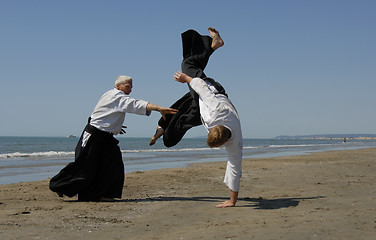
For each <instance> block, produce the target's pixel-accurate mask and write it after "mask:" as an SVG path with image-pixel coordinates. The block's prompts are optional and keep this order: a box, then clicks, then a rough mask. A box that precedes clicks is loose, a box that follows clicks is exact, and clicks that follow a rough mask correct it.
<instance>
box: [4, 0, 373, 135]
mask: <svg viewBox="0 0 376 240" xmlns="http://www.w3.org/2000/svg"><path fill="white" fill-rule="evenodd" d="M375 23H376V1H373V0H370V1H366V0H359V1H357V0H352V1H348V0H337V1H334V0H311V1H307V0H284V1H280V0H274V1H272V0H265V1H263V0H259V1H252V0H246V1H236V0H234V1H222V0H219V1H203V0H199V1H196V0H193V1H172V0H171V1H144V0H139V1H120V0H119V1H114V0H106V1H104V0H103V1H96V0H90V1H89V0H86V1H80V0H64V1H51V0H39V1H38V0H35V1H29V0H19V1H14V0H1V1H0V32H1V33H0V34H1V38H0V39H1V40H0V41H1V44H0V66H1V70H0V82H1V88H0V112H1V118H0V136H66V135H68V134H75V135H79V134H80V133H81V131H82V129H83V127H84V126H85V124H86V121H87V118H88V117H89V116H90V114H91V112H92V110H93V108H94V106H95V104H96V103H97V101H98V99H99V97H100V96H101V95H102V94H103V93H104V92H105V91H107V90H109V89H111V88H113V84H114V81H115V78H116V77H117V76H118V75H121V74H126V75H130V76H132V77H133V79H134V88H133V92H132V93H131V96H133V97H134V98H140V99H145V100H147V101H150V102H152V103H155V104H158V105H163V106H169V105H170V104H172V103H173V102H174V101H175V100H176V99H177V98H179V97H180V96H181V95H183V94H184V93H186V92H187V87H186V86H185V85H183V84H180V83H177V82H175V81H174V80H173V78H172V75H173V73H174V72H175V71H177V70H179V69H180V63H181V60H182V50H181V39H180V33H181V32H183V31H185V30H187V29H190V28H193V29H196V30H197V31H199V32H200V33H201V34H207V27H210V26H212V27H215V28H217V29H218V30H219V31H220V33H221V36H222V37H223V38H224V41H225V46H224V47H223V48H221V49H219V50H218V51H216V52H215V53H214V55H212V58H211V60H210V62H209V64H208V66H207V69H206V74H207V75H208V76H211V77H213V78H214V79H216V80H217V81H219V82H221V83H222V85H223V86H224V87H225V88H226V90H227V92H228V93H229V96H230V99H231V100H232V102H233V103H234V104H235V106H236V107H237V109H238V111H239V114H240V117H241V122H242V128H243V135H244V137H247V138H269V137H275V136H278V135H302V134H322V133H376V124H375V123H376V111H375V104H376V94H375V90H376V81H375V80H376V44H375V43H376V28H375ZM159 117H160V116H159V114H158V113H156V112H153V113H152V115H151V116H150V117H145V116H138V115H131V114H128V115H127V117H126V121H125V125H126V126H128V130H127V136H129V137H149V136H151V135H152V134H153V133H154V131H155V127H156V123H157V120H158V119H159ZM205 134H206V133H205V130H204V129H203V127H198V128H195V129H193V130H192V131H191V132H190V133H189V134H188V135H187V136H188V137H195V136H202V135H205Z"/></svg>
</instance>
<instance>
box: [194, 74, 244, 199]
mask: <svg viewBox="0 0 376 240" xmlns="http://www.w3.org/2000/svg"><path fill="white" fill-rule="evenodd" d="M189 85H190V86H191V87H192V89H193V90H194V91H195V92H196V93H197V94H198V95H199V97H200V98H199V105H200V114H201V121H202V123H203V125H204V127H205V128H206V130H207V131H209V130H210V129H211V128H213V127H215V126H218V125H223V126H225V127H227V128H228V129H229V130H230V131H231V138H230V139H229V140H228V141H227V142H226V143H225V145H224V146H225V149H226V151H227V154H228V161H227V168H226V173H225V179H224V183H225V184H226V185H227V187H228V188H230V189H231V190H232V191H234V192H239V189H240V178H241V176H242V157H243V153H242V150H243V137H242V131H241V127H240V120H239V116H238V113H237V111H236V109H235V107H234V105H232V103H231V101H230V100H229V99H228V98H227V97H226V96H225V95H223V94H218V91H217V89H215V87H214V86H212V85H211V84H210V83H207V82H205V81H204V80H202V79H201V78H193V79H192V81H191V82H190V84H189ZM216 93H217V94H216Z"/></svg>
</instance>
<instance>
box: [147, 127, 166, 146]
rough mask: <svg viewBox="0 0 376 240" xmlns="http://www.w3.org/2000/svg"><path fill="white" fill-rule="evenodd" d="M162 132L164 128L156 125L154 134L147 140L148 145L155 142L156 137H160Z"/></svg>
mask: <svg viewBox="0 0 376 240" xmlns="http://www.w3.org/2000/svg"><path fill="white" fill-rule="evenodd" d="M163 133H164V130H163V128H161V127H160V126H158V127H157V130H156V131H155V134H154V136H153V137H152V138H151V139H150V142H149V145H150V146H152V145H154V144H155V142H156V141H157V140H158V138H160V137H161V136H162V135H163Z"/></svg>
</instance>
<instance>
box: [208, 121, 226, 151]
mask: <svg viewBox="0 0 376 240" xmlns="http://www.w3.org/2000/svg"><path fill="white" fill-rule="evenodd" d="M230 137H231V132H230V130H229V129H228V128H226V127H225V126H223V125H218V126H215V127H213V128H212V129H210V131H209V133H208V137H207V138H206V143H207V144H208V146H209V147H211V148H213V147H220V146H222V145H223V144H225V142H226V141H227V140H228V139H230Z"/></svg>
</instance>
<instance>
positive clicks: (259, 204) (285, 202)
mask: <svg viewBox="0 0 376 240" xmlns="http://www.w3.org/2000/svg"><path fill="white" fill-rule="evenodd" d="M320 198H325V197H324V196H317V197H301V198H275V199H266V198H262V197H259V198H250V197H245V198H239V199H238V203H237V205H236V207H251V208H255V209H262V210H268V209H281V208H288V207H296V206H298V205H299V203H300V201H304V200H314V199H320ZM225 200H228V198H225V197H162V196H160V197H147V198H137V199H120V200H115V201H113V202H124V203H126V202H136V203H137V202H173V201H195V202H214V203H219V202H223V201H225ZM65 202H77V200H65Z"/></svg>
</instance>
